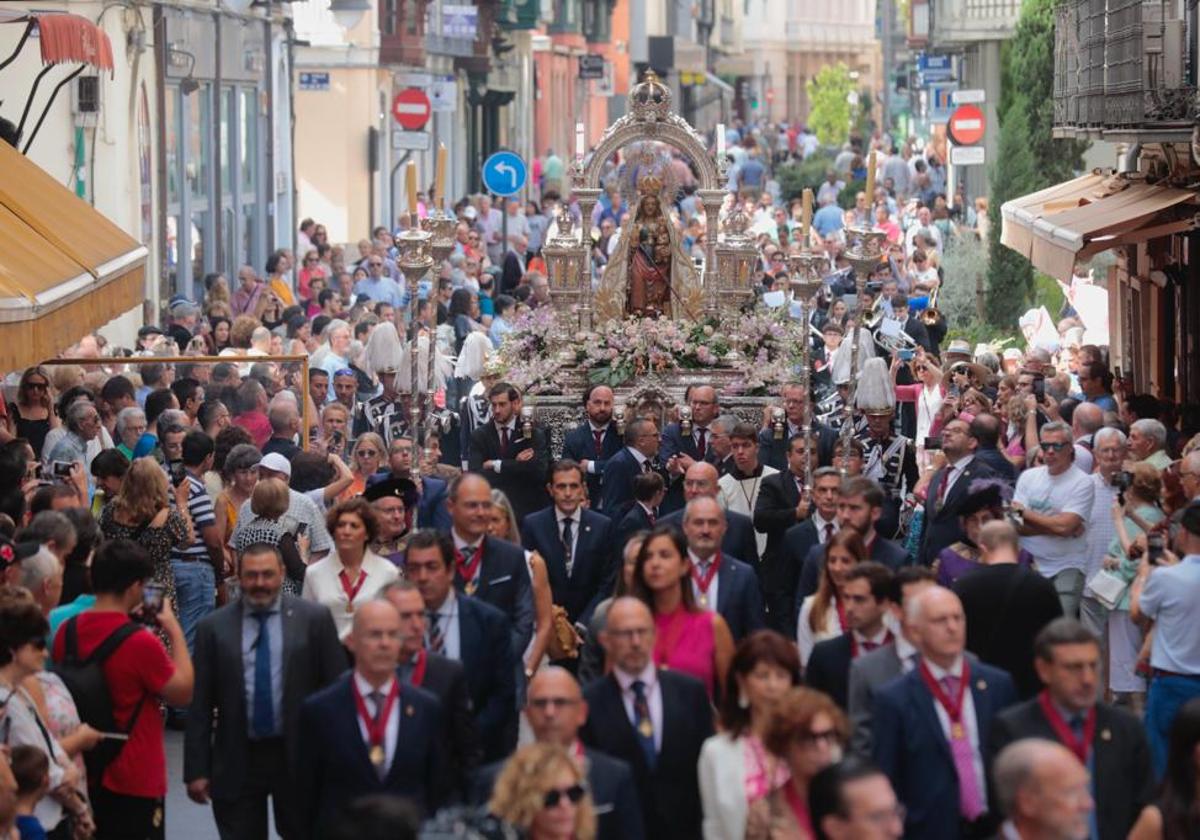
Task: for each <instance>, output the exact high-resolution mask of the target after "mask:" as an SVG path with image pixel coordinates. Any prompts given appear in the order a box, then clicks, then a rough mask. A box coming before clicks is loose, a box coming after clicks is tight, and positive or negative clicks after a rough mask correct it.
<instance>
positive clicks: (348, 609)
mask: <svg viewBox="0 0 1200 840" xmlns="http://www.w3.org/2000/svg"><path fill="white" fill-rule="evenodd" d="M346 612H348V613H352V612H354V602H353V601H347V602H346Z"/></svg>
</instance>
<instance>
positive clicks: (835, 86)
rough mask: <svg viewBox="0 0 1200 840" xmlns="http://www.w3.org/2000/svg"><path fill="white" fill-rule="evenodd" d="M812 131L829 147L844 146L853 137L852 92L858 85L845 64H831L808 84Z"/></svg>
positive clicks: (809, 115)
mask: <svg viewBox="0 0 1200 840" xmlns="http://www.w3.org/2000/svg"><path fill="white" fill-rule="evenodd" d="M806 87H807V89H808V101H809V102H810V103H812V106H811V107H810V109H809V112H808V127H809V129H810V130H811V131H812V132H813V133H814V134H816V135H817V139H818V140H819V141H821V144H822V145H825V146H840V145H842V144H843V143H845V142H846V138H847V137H849V136H850V118H851V116H852V114H851V108H850V102H849V96H850V91H852V90H854V82H853V80H851V78H850V70H849V68H847V67H846V65H845V64H842V63H841V62H838V63H837V64H829V65H826V66H825V67H822V68H821V71H820V72H819V73H817V75H816V76H815V77H813V78H811V79H809V80H808V83H807V85H806Z"/></svg>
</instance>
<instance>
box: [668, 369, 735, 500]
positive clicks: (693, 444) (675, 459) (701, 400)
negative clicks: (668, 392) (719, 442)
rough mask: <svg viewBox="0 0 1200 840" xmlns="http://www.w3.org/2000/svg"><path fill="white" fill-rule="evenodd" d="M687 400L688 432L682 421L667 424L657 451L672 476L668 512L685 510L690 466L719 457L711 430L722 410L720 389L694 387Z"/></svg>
mask: <svg viewBox="0 0 1200 840" xmlns="http://www.w3.org/2000/svg"><path fill="white" fill-rule="evenodd" d="M684 399H685V400H687V404H688V410H689V411H690V412H691V418H690V420H689V422H688V424H687V425H688V428H687V429H686V431H685V429H684V423H683V422H682V421H681V422H678V423H669V424H667V427H666V428H665V429H663V433H662V443H661V444H660V445H659V449H658V456H659V458H661V459H662V462H663V464H664V465H665V466H666V468H667V474H668V477H669V480H668V483H667V496H666V499H665V500H664V502H663V507H664V510H665V511H666V512H668V513H669V512H671V511H675V510H682V509H683V505H684V493H683V489H684V488H683V476H684V475H685V474H686V473H687V471H688V467H690V466H691V465H692V464H694V463H696V462H698V461H708V462H709V463H712V462H713V461H715V460H716V457H717V455H716V451H715V450H714V449H713V448H712V430H711V429H710V428H709V426H710V424H711V423H712V422H713V421H714V420H716V419H717V415H718V414H719V413H720V411H721V407H720V405H719V404H718V402H717V389H716V388H713V387H712V386H711V385H692V386H689V387H688V389H687V391H686V392H685V393H684Z"/></svg>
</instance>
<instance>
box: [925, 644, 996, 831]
mask: <svg viewBox="0 0 1200 840" xmlns="http://www.w3.org/2000/svg"><path fill="white" fill-rule="evenodd" d="M964 664H965V663H964V662H963V658H962V657H961V656H960V657H958V659H956V660H955V661H954V663H953V664H951V666H950V668H949V669H944V668H939V667H938V666H937V665H936V664H935V663H933V662H932V661H930V660H928V659H926V660H925V665H926V666H927V667H928V668H929V673H930V674H931V675H932V676H933V678H934V680H936V681H937V683H938V685H939V686H941V683H942V678H944V677H946V676H948V675H955V674H959V675H961V674H962V672H963V665H964ZM971 679H976V678H975V677H971ZM942 688H943V690H944V689H945V687H944V686H942ZM930 699H931V701H932V703H933V710H934V711H935V712H937V717H938V723H940V724H941V725H942V735H944V736H945V738H946V745H947V747H949V744H950V715H948V714H947V713H946V710H945V709H943V708H942V704H941V703H939V702H938V701H937V700H936V699H934V698H930ZM962 720H963V725H964V726H966V728H967V738H968V739H969V740H970V742H971V764H972V765H973V766H974V768H975V783H976V784H977V785H978V786H979V798H980V802H981V803H982V804H983V809H984V810H985V811H986V810H987V804H988V803H987V783H986V782H985V781H984V775H983V753H982V751H981V750H980V747H979V721H978V720H977V719H976V718H975V698H974V697H973V696H972V694H971V686H970V685H968V686H967V687H966V690H964V691H963V706H962Z"/></svg>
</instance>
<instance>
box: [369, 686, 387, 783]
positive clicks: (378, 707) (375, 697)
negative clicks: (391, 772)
mask: <svg viewBox="0 0 1200 840" xmlns="http://www.w3.org/2000/svg"><path fill="white" fill-rule="evenodd" d="M367 697H369V698H370V699H371V703H372V704H373V706H374V709H375V711H374V713H373V714H372V716H371V717H372V722H373V723H374V725H375V731H376V732H378V731H379V719H380V717H382V715H383V701H384V699H385V698H384V696H383V692H382V691H372V692H371V693H370V694H368V695H367ZM384 737H385V738H386V737H387V736H386V735H385V736H384ZM368 746H369V745H368ZM384 749H385V750H386V749H387V748H386V747H384ZM385 755H386V753H385ZM375 771H376V772H377V773H378V774H379V778H381V779H382V778H383V777H384V776H386V775H387V762H386V761H384V762H383V763H382V764H380V765H379V766H378V767H376V768H375Z"/></svg>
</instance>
